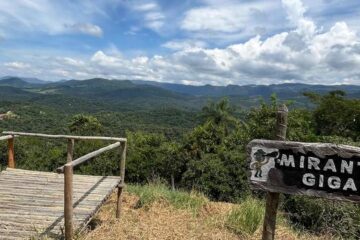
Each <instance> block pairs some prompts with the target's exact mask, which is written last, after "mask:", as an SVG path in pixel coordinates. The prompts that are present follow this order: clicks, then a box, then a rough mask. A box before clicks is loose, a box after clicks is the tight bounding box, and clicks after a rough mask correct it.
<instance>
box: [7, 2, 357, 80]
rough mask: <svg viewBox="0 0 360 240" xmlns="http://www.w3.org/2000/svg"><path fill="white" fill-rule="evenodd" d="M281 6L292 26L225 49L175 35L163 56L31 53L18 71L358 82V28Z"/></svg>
mask: <svg viewBox="0 0 360 240" xmlns="http://www.w3.org/2000/svg"><path fill="white" fill-rule="evenodd" d="M208 1H213V0H208ZM213 2H214V4H215V2H216V1H213ZM230 3H232V2H230ZM283 6H284V9H283V10H282V11H284V12H285V13H286V14H287V16H284V19H283V21H289V25H291V26H293V27H292V29H291V30H288V31H283V32H280V33H276V34H272V35H269V36H268V37H261V36H260V35H257V36H252V37H251V38H249V39H248V40H246V41H243V42H241V43H236V44H231V45H227V46H226V47H223V48H210V47H208V45H206V44H205V43H204V42H203V41H199V40H193V39H192V40H190V39H186V38H185V39H176V40H173V41H168V42H166V43H164V44H163V47H166V48H170V49H172V50H174V52H172V53H169V54H168V55H163V56H161V55H154V56H151V57H149V56H145V55H144V56H137V57H135V58H130V57H126V56H125V55H123V54H121V53H120V52H119V50H118V49H115V50H114V51H110V50H106V49H102V50H99V51H95V52H94V53H93V54H92V56H87V57H82V58H79V59H77V58H76V57H71V58H64V57H63V58H56V61H55V60H54V59H53V58H49V59H48V60H47V61H44V59H38V60H36V59H35V58H31V59H30V60H29V61H28V62H31V68H23V69H21V71H19V72H21V73H22V74H21V75H27V76H33V77H40V78H41V77H42V76H49V77H50V78H52V79H59V78H64V77H67V78H89V77H105V78H114V79H142V80H155V81H166V82H176V83H187V84H215V85H226V84H272V83H284V82H303V83H310V84H315V83H319V84H334V83H346V84H360V37H359V35H358V34H357V32H356V31H355V30H354V29H353V28H351V27H350V26H349V25H348V24H347V23H346V22H337V23H336V24H334V25H333V26H331V27H330V28H327V29H324V28H321V27H318V26H317V25H316V24H315V23H314V22H313V21H312V19H310V18H309V17H308V16H307V15H306V14H307V12H306V8H305V7H304V6H303V4H301V2H300V1H299V0H283ZM289 9H290V10H289ZM146 11H148V10H143V11H141V12H145V13H146ZM209 26H210V25H209ZM228 30H229V31H230V30H231V26H230V27H229V28H228ZM23 62H24V63H25V64H26V61H23ZM34 70H37V72H34ZM11 71H13V70H12V69H11V67H10V66H5V65H4V64H3V65H0V72H3V73H4V74H5V75H6V74H9V73H13V72H11Z"/></svg>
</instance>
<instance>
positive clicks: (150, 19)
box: [129, 1, 166, 33]
mask: <svg viewBox="0 0 360 240" xmlns="http://www.w3.org/2000/svg"><path fill="white" fill-rule="evenodd" d="M129 7H130V9H132V10H134V11H135V12H140V13H141V14H142V16H143V19H144V23H143V24H144V26H145V27H147V28H149V29H151V30H153V31H155V32H160V31H161V29H162V27H163V26H164V24H165V19H166V17H165V15H164V13H163V12H162V10H161V8H160V6H159V5H158V4H157V3H156V2H148V3H143V4H139V3H138V2H136V1H135V2H133V3H132V4H130V5H129ZM129 33H134V31H129Z"/></svg>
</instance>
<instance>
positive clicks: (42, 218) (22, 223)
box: [0, 168, 120, 240]
mask: <svg viewBox="0 0 360 240" xmlns="http://www.w3.org/2000/svg"><path fill="white" fill-rule="evenodd" d="M73 181H74V184H73V198H72V199H73V207H74V209H73V226H74V230H81V229H83V227H84V226H86V224H87V223H88V222H89V221H90V220H91V218H92V217H93V215H94V214H95V213H96V211H97V210H98V209H99V208H100V206H101V205H102V203H103V202H104V201H105V200H106V199H107V198H108V197H109V196H110V194H111V193H112V191H113V190H114V189H115V188H117V186H118V185H119V183H120V177H102V176H85V175H84V176H82V175H73ZM77 181H79V182H77ZM63 230H64V175H62V174H57V173H47V172H34V171H28V170H21V169H10V168H7V169H6V170H5V171H3V172H1V173H0V239H9V240H10V239H11V240H14V239H29V238H31V237H35V238H36V239H37V238H40V237H45V236H50V237H52V238H53V237H55V238H60V237H61V236H62V232H63Z"/></svg>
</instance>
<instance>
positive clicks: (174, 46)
mask: <svg viewBox="0 0 360 240" xmlns="http://www.w3.org/2000/svg"><path fill="white" fill-rule="evenodd" d="M206 46H207V43H206V42H204V41H200V40H191V39H181V40H180V39H178V40H172V41H168V42H166V43H164V44H162V47H165V48H169V49H171V50H185V49H191V48H204V47H206Z"/></svg>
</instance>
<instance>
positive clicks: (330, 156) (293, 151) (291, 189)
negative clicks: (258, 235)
mask: <svg viewBox="0 0 360 240" xmlns="http://www.w3.org/2000/svg"><path fill="white" fill-rule="evenodd" d="M283 110H284V111H283ZM282 112H287V111H285V108H283V107H282V108H280V109H279V111H278V122H277V125H278V128H277V133H280V131H282V132H281V134H279V135H277V138H278V139H279V140H284V139H285V138H283V139H280V137H284V136H285V132H286V117H285V118H284V116H285V114H284V113H282ZM279 140H253V141H251V142H250V143H249V144H248V148H247V151H248V155H249V160H250V174H251V175H250V183H251V186H252V188H254V189H258V190H263V191H267V192H268V193H267V197H266V212H265V219H264V229H263V236H262V239H266V240H268V239H274V234H275V224H276V212H277V208H278V203H279V193H287V194H300V195H309V196H317V197H323V198H329V199H336V200H347V201H353V202H360V148H358V147H352V146H346V145H336V144H330V143H301V142H289V141H279Z"/></svg>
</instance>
